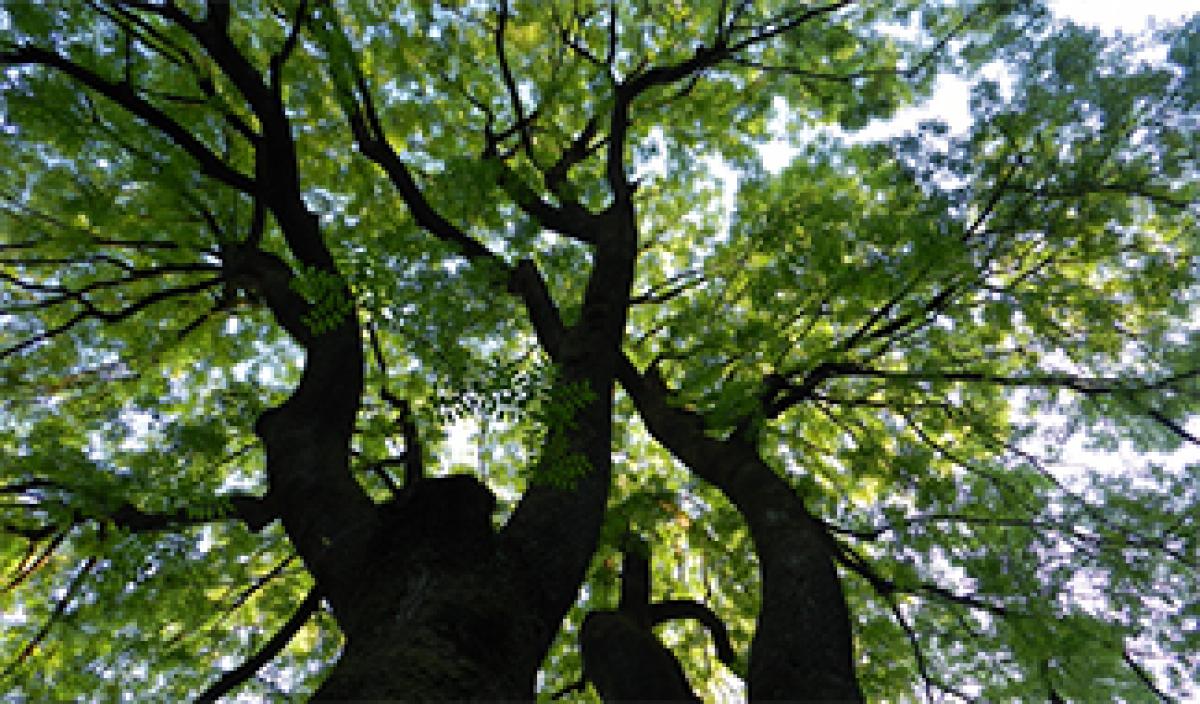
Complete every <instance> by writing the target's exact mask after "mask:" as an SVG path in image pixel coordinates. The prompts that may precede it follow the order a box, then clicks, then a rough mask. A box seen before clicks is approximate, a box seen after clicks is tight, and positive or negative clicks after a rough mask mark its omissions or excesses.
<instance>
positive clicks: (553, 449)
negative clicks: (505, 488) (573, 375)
mask: <svg viewBox="0 0 1200 704" xmlns="http://www.w3.org/2000/svg"><path fill="white" fill-rule="evenodd" d="M595 399H596V392H594V391H592V388H591V387H590V386H589V385H588V383H587V382H586V381H584V380H582V379H581V380H577V381H571V380H569V379H560V380H557V381H556V382H555V383H553V384H552V385H551V386H550V389H549V393H548V394H547V395H546V396H545V398H543V399H541V400H540V402H539V403H537V405H536V406H534V407H533V408H532V409H531V411H530V420H531V421H532V422H533V423H534V430H533V431H532V432H531V435H530V438H529V441H528V442H527V444H528V446H530V447H540V448H541V454H540V455H539V456H538V457H537V458H536V459H535V460H534V461H532V462H531V463H530V467H532V468H533V470H532V474H531V476H530V480H531V481H533V482H535V483H544V484H547V485H549V486H554V487H558V488H560V489H570V488H571V487H573V486H574V484H575V482H576V481H577V480H578V479H579V478H580V477H582V476H583V475H585V474H587V473H588V471H589V470H590V469H591V468H592V467H591V465H590V464H589V462H588V459H587V457H585V456H584V455H583V454H582V453H580V452H579V451H577V450H575V449H574V448H573V447H572V445H573V442H572V435H575V434H577V433H579V432H580V427H579V423H578V420H577V418H576V416H577V415H578V413H579V411H581V410H582V409H583V408H584V407H585V406H587V405H588V404H589V403H591V402H592V401H594V400H595Z"/></svg>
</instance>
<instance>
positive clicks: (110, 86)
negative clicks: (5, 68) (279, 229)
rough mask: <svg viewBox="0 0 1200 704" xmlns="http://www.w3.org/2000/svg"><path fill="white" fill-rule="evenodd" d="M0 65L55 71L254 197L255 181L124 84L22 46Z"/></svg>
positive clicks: (4, 54)
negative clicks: (99, 97) (34, 67)
mask: <svg viewBox="0 0 1200 704" xmlns="http://www.w3.org/2000/svg"><path fill="white" fill-rule="evenodd" d="M0 64H6V65H21V64H33V65H40V66H46V67H48V68H53V69H56V70H58V71H60V72H62V73H64V74H66V75H67V76H70V77H71V78H73V79H75V80H76V81H78V82H79V83H82V84H83V85H85V86H87V87H88V88H91V89H92V90H94V91H96V92H97V93H99V94H101V95H103V96H105V97H106V98H108V99H109V100H112V101H113V102H115V103H117V104H118V105H120V106H121V107H122V108H124V109H125V110H127V111H128V112H129V113H130V114H132V115H134V116H136V117H139V118H141V119H142V120H144V121H145V122H146V123H147V124H149V125H150V126H151V127H153V128H154V129H156V130H158V131H159V132H161V133H162V134H164V135H165V136H166V137H167V138H168V139H170V140H171V141H172V142H174V143H175V145H176V146H178V147H180V148H181V149H183V150H184V151H185V152H187V153H188V154H189V155H190V156H191V157H192V158H193V159H195V160H196V162H197V163H198V164H199V165H200V169H201V171H202V172H203V173H204V174H205V175H207V176H210V177H212V178H214V179H216V180H218V181H220V182H222V183H224V184H226V185H228V186H230V187H232V188H235V189H237V190H239V191H242V192H244V193H252V192H253V191H254V189H255V185H254V180H253V179H251V178H250V177H248V176H246V175H245V174H243V173H241V172H240V171H237V170H236V169H234V168H233V167H231V166H229V165H228V164H226V163H225V162H224V161H222V160H221V159H220V157H218V156H217V155H216V154H214V153H213V152H212V151H211V150H210V149H209V148H208V147H207V146H205V145H204V144H203V143H202V142H201V141H200V140H199V139H197V138H196V137H195V136H194V135H193V133H192V131H191V130H189V129H187V128H185V127H184V126H183V125H180V124H179V123H177V122H175V121H174V120H173V119H171V118H170V117H169V116H168V115H167V114H166V113H164V112H162V111H161V110H159V109H158V108H156V107H154V106H153V105H151V104H150V103H149V102H147V101H146V100H145V99H144V98H142V97H141V96H140V95H138V94H137V93H136V92H135V91H134V90H133V88H132V87H130V86H129V85H126V84H125V83H123V82H116V81H110V80H108V79H106V78H104V77H102V76H100V75H99V74H97V73H95V72H94V71H92V70H90V69H87V68H84V67H83V66H80V65H79V64H76V63H74V62H72V61H70V60H69V59H67V58H65V57H63V56H60V55H58V54H56V53H54V52H52V51H48V50H46V49H42V48H39V47H32V46H23V47H18V48H16V49H11V50H9V51H0Z"/></svg>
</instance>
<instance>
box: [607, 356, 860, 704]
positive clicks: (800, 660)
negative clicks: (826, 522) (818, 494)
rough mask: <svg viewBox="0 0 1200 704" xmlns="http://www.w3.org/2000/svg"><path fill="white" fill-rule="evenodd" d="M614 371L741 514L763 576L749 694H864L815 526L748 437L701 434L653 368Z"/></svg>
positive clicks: (655, 430) (845, 697) (842, 605)
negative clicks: (672, 400) (672, 402)
mask: <svg viewBox="0 0 1200 704" xmlns="http://www.w3.org/2000/svg"><path fill="white" fill-rule="evenodd" d="M618 378H619V379H620V382H621V385H622V386H623V387H624V388H625V390H626V391H627V392H628V393H629V395H630V397H631V398H632V399H633V401H634V404H635V405H636V406H637V409H638V412H639V413H640V414H641V417H642V420H643V421H644V422H645V424H646V427H647V428H648V429H649V431H650V433H651V435H653V436H654V437H655V438H656V439H657V440H658V441H659V442H661V443H662V444H663V445H664V446H665V447H666V448H667V449H668V450H670V451H671V453H672V454H674V455H675V456H676V457H677V458H679V459H680V461H682V462H683V463H684V464H685V465H687V466H688V468H689V469H691V470H692V471H693V472H695V473H696V475H697V476H699V477H701V478H703V479H705V480H706V481H708V482H710V483H712V484H713V485H715V486H716V487H717V488H718V489H720V490H721V491H722V492H723V493H724V494H725V496H726V497H728V499H729V500H730V502H731V503H733V505H734V506H735V507H737V509H738V510H739V511H740V512H741V513H742V515H743V516H744V517H745V518H746V522H747V524H748V526H749V529H750V535H751V537H752V538H753V540H754V547H755V552H756V553H757V555H758V559H759V565H760V574H761V583H762V608H761V610H760V612H759V615H758V620H757V624H756V628H755V633H754V640H753V642H752V643H751V649H750V661H749V681H748V682H747V689H748V692H749V698H750V699H751V701H754V700H768V701H769V700H791V701H797V700H801V701H803V700H808V701H838V702H841V701H850V702H858V701H862V692H861V690H860V689H859V686H858V680H857V678H856V677H855V670H854V651H853V642H852V632H851V626H850V614H849V610H848V609H847V607H846V600H845V597H844V595H843V594H842V588H841V582H840V581H839V578H838V575H837V570H836V568H835V567H834V563H833V559H832V547H833V542H832V538H831V537H830V536H829V535H828V534H827V533H826V532H825V530H824V528H823V526H821V525H820V524H819V523H818V522H817V521H816V519H814V518H813V517H812V515H811V514H810V513H809V512H808V509H807V508H806V507H805V505H804V501H803V500H802V499H801V497H800V496H798V495H797V494H796V492H795V490H793V489H792V487H791V486H789V485H788V483H787V482H786V481H784V480H783V478H781V477H780V476H779V475H778V474H776V473H775V471H774V470H772V469H771V468H770V467H769V466H768V465H767V464H766V462H764V461H763V459H762V457H761V456H760V455H759V453H758V450H757V448H756V447H754V446H753V445H752V444H751V443H750V442H749V441H747V440H745V439H743V438H740V437H739V436H734V437H731V438H729V439H725V440H718V439H715V438H712V437H709V436H708V434H707V433H706V432H705V427H704V422H703V419H701V418H700V416H698V415H697V414H695V413H693V412H690V411H687V410H685V409H682V408H678V407H675V406H671V405H670V404H669V403H668V402H667V398H668V393H669V392H668V389H667V387H666V385H665V384H664V383H663V382H662V379H661V378H659V377H658V375H657V373H656V372H655V371H654V370H653V369H651V370H650V371H648V372H646V373H645V374H642V373H639V372H638V371H637V370H636V368H634V366H633V364H632V363H631V362H629V360H628V358H622V360H621V362H620V366H619V369H618Z"/></svg>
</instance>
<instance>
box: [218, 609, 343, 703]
mask: <svg viewBox="0 0 1200 704" xmlns="http://www.w3.org/2000/svg"><path fill="white" fill-rule="evenodd" d="M320 603H321V597H320V595H319V594H318V593H317V590H316V589H315V588H313V589H311V590H310V591H309V592H308V595H307V596H306V597H304V600H303V601H301V602H300V605H299V606H298V607H297V608H296V611H295V612H293V613H292V615H291V617H289V618H288V620H287V621H286V622H284V624H283V626H282V627H280V629H279V630H278V631H276V632H275V635H273V636H271V638H270V639H269V640H267V642H266V643H264V644H263V647H262V648H261V649H260V650H259V651H258V652H256V653H255V654H254V655H252V656H250V657H249V658H247V659H246V661H245V662H243V663H242V664H241V665H238V666H237V667H235V668H234V669H232V670H229V671H227V672H225V673H223V674H222V675H221V676H220V677H219V678H218V679H217V681H216V682H213V683H212V684H211V685H209V687H208V689H206V690H204V691H203V692H201V693H200V694H199V696H197V697H196V702H197V703H198V704H199V703H201V702H203V703H204V704H209V703H210V702H212V703H215V702H216V701H217V700H218V699H220V698H221V697H223V696H225V695H226V694H229V693H230V692H232V691H233V690H234V689H236V688H237V687H239V686H240V685H242V684H244V683H245V682H246V681H247V680H249V679H250V678H251V677H253V676H254V674H255V673H256V672H258V671H259V670H260V669H261V668H262V666H263V665H266V664H267V663H269V662H270V661H272V660H274V659H275V658H276V657H277V656H278V655H279V653H281V652H283V649H284V648H286V647H287V645H288V643H290V642H291V641H292V638H294V637H295V636H296V634H297V633H298V632H300V629H301V628H303V627H304V624H306V623H308V619H309V618H310V617H311V616H312V615H313V614H314V613H316V611H317V608H318V607H319V606H320Z"/></svg>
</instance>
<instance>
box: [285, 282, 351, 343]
mask: <svg viewBox="0 0 1200 704" xmlns="http://www.w3.org/2000/svg"><path fill="white" fill-rule="evenodd" d="M291 287H292V290H293V291H295V292H296V293H298V294H300V295H301V296H303V297H304V300H305V302H307V303H308V305H309V309H308V310H307V311H305V313H304V316H303V318H302V320H303V321H304V324H305V325H307V326H308V328H309V330H311V331H312V333H313V334H314V335H323V334H325V333H327V332H329V331H330V330H333V329H334V328H336V327H337V326H339V325H341V324H342V322H343V321H344V320H345V319H346V317H347V316H349V315H351V313H352V312H353V311H354V301H352V300H351V298H350V296H348V295H347V293H346V284H345V282H344V281H343V280H342V278H341V277H340V276H338V275H337V274H335V273H333V272H330V271H326V270H324V269H319V268H317V267H308V268H306V269H303V270H301V271H300V272H299V273H298V274H297V275H296V276H295V277H294V278H292V280H291Z"/></svg>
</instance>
